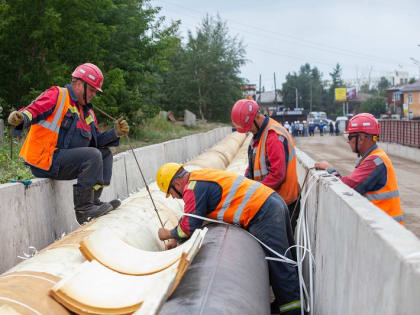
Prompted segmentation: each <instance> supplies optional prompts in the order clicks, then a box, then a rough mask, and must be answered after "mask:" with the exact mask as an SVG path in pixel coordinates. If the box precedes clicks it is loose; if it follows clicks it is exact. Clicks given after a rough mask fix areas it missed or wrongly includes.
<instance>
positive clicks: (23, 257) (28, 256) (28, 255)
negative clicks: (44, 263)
mask: <svg viewBox="0 0 420 315" xmlns="http://www.w3.org/2000/svg"><path fill="white" fill-rule="evenodd" d="M28 249H29V250H30V251H31V252H29V253H25V252H23V256H17V257H18V258H20V259H23V260H27V259H29V258H32V257H34V256H35V255H36V254H38V250H37V249H36V248H35V247H34V246H29V247H28Z"/></svg>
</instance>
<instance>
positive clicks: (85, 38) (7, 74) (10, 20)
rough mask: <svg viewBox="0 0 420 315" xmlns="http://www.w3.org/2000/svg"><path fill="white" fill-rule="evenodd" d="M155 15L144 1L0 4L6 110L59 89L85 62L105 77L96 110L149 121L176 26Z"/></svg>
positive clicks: (0, 93) (0, 84) (0, 90)
mask: <svg viewBox="0 0 420 315" xmlns="http://www.w3.org/2000/svg"><path fill="white" fill-rule="evenodd" d="M158 12H159V9H157V8H153V7H152V6H151V5H150V3H149V1H148V0H145V1H142V0H91V1H73V0H47V1H30V0H16V1H0V20H1V22H0V41H1V43H2V45H1V46H0V62H1V64H2V76H0V97H1V98H3V99H4V100H5V102H6V103H7V104H8V108H6V112H7V111H8V110H10V107H12V106H13V107H17V108H19V107H21V106H24V105H26V104H28V103H30V101H31V100H32V99H33V98H34V97H36V96H37V95H38V94H39V93H40V92H41V91H43V90H45V89H47V88H48V87H50V86H51V85H60V86H64V85H65V84H66V83H68V82H69V81H70V78H71V71H72V70H73V69H74V68H75V67H76V66H77V65H78V64H81V63H84V62H92V63H95V64H97V65H98V66H99V67H100V68H101V69H102V71H103V73H104V77H105V79H104V86H103V90H104V91H105V93H103V94H101V95H98V97H97V98H96V99H95V100H94V101H95V103H96V104H100V105H101V106H104V107H105V109H106V110H110V111H111V112H112V113H114V114H115V115H117V114H118V115H119V114H126V115H128V116H129V117H130V118H134V117H135V116H136V115H135V114H136V113H137V112H138V111H141V112H142V113H146V115H152V114H153V113H155V112H156V111H158V110H159V104H158V99H157V95H159V89H160V84H161V81H162V75H163V74H164V72H165V71H167V67H168V58H169V57H170V51H171V49H172V47H173V45H174V42H175V40H174V37H175V34H176V27H177V26H176V24H175V25H171V26H169V27H163V26H162V22H163V21H162V19H161V18H158V17H157V14H158ZM108 86H109V87H110V90H109V91H107V88H108ZM98 116H100V114H98Z"/></svg>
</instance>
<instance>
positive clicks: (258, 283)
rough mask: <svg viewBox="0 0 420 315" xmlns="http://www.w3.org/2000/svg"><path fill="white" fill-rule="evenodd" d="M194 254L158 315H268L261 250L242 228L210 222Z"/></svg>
mask: <svg viewBox="0 0 420 315" xmlns="http://www.w3.org/2000/svg"><path fill="white" fill-rule="evenodd" d="M207 227H208V228H209V230H208V232H207V234H206V237H205V239H204V243H203V246H202V247H201V250H200V253H199V254H198V255H197V256H196V257H195V259H194V260H193V262H192V264H191V265H190V266H189V268H188V272H187V273H186V275H185V276H184V278H183V279H182V281H181V283H180V285H179V286H178V288H177V289H176V290H175V292H174V294H173V295H172V296H171V298H170V299H169V300H168V301H167V302H166V303H165V304H164V305H163V307H162V310H161V311H160V312H159V314H160V315H179V314H195V315H223V314H241V315H247V314H249V315H255V314H259V315H264V314H270V290H269V279H268V267H267V262H266V261H265V258H264V257H265V255H264V251H263V249H262V248H261V246H260V245H259V244H258V242H257V241H256V240H255V239H253V238H252V237H251V236H250V235H249V234H248V233H246V232H245V231H244V230H243V229H241V228H239V227H236V226H232V225H222V224H210V225H208V226H207Z"/></svg>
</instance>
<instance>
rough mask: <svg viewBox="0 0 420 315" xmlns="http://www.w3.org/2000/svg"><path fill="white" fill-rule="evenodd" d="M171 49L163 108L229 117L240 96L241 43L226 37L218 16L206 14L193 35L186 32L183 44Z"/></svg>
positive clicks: (176, 44) (224, 28)
mask: <svg viewBox="0 0 420 315" xmlns="http://www.w3.org/2000/svg"><path fill="white" fill-rule="evenodd" d="M173 52H174V54H173V57H172V59H171V64H170V65H169V68H168V71H167V73H166V75H165V78H164V94H165V96H166V97H163V98H162V104H163V107H164V109H167V110H175V111H180V110H181V109H189V110H191V111H192V112H195V113H196V114H199V115H200V116H201V118H202V119H211V120H222V121H227V120H229V117H228V115H226V112H230V109H231V107H232V105H233V104H234V103H235V102H236V101H237V100H238V99H239V98H241V97H242V94H241V90H240V87H241V84H242V83H243V81H242V79H241V78H240V77H239V71H240V67H241V66H242V65H243V64H244V63H245V59H244V55H245V50H244V48H243V44H242V42H241V41H240V40H238V39H237V38H236V37H231V36H229V33H228V28H227V26H226V23H225V22H223V21H222V20H221V18H220V17H219V16H217V17H216V18H212V17H210V16H206V17H205V18H204V19H203V21H202V23H201V25H200V26H199V27H198V28H197V31H196V34H193V33H192V32H191V31H190V32H189V34H188V42H187V43H186V45H185V46H184V47H183V46H182V45H181V43H179V42H178V43H175V46H174V50H173ZM177 104H178V106H177Z"/></svg>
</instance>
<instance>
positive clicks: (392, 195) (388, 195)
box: [365, 190, 400, 200]
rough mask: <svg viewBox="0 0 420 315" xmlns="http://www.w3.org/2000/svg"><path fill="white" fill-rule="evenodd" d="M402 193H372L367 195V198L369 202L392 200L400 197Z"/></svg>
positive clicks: (396, 191) (395, 191)
mask: <svg viewBox="0 0 420 315" xmlns="http://www.w3.org/2000/svg"><path fill="white" fill-rule="evenodd" d="M399 196H400V193H399V192H398V190H394V191H390V192H384V193H372V194H368V195H365V197H366V198H367V199H368V200H385V199H391V198H395V197H399Z"/></svg>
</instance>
